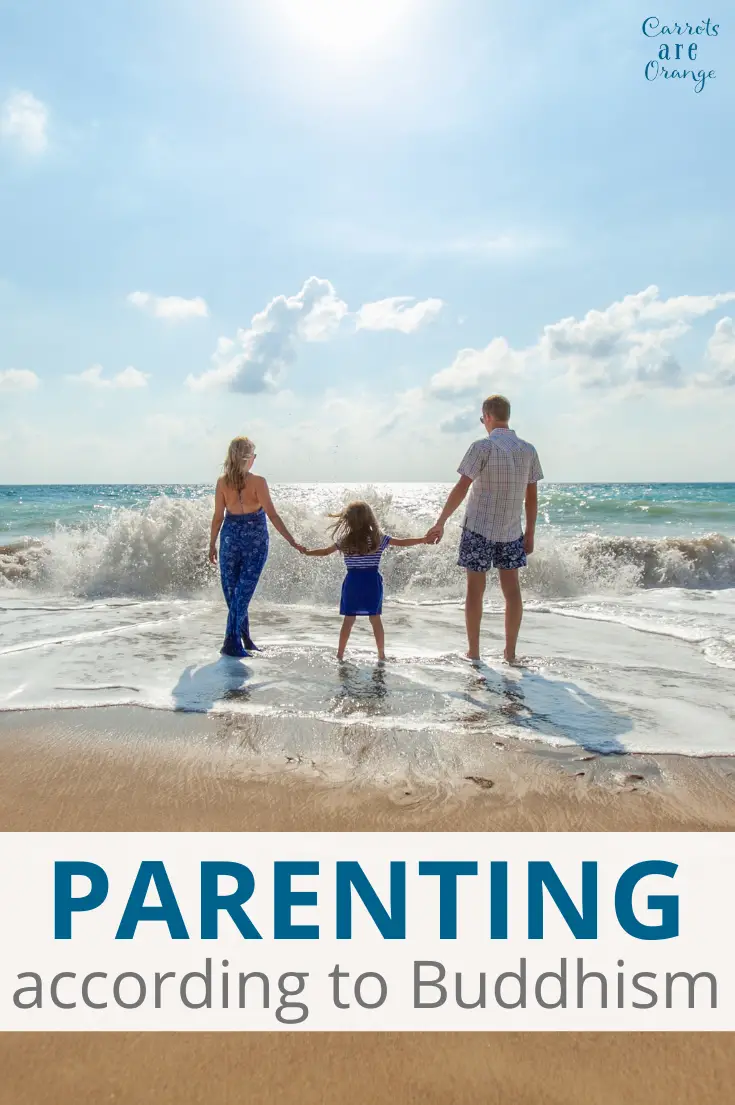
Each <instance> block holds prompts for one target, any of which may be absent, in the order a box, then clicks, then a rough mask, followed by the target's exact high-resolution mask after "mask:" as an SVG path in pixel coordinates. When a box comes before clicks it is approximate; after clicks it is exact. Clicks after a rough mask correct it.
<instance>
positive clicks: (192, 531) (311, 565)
mask: <svg viewBox="0 0 735 1105" xmlns="http://www.w3.org/2000/svg"><path fill="white" fill-rule="evenodd" d="M363 493H364V494H365V497H367V498H370V499H371V500H372V502H373V506H374V507H375V509H376V513H377V514H378V517H379V518H380V520H381V523H382V525H383V526H384V528H385V530H386V531H387V532H389V533H390V532H394V533H396V534H400V535H402V536H408V535H411V534H420V533H422V532H424V531H425V529H426V527H427V524H428V522H429V516H428V515H427V516H426V517H422V516H421V513H420V512H418V513H414V512H407V511H405V510H402V509H399V508H397V507H396V506H395V505H394V502H393V499H392V497H391V496H390V495H385V494H380V493H378V492H376V491H372V492H370V491H368V492H364V491H363ZM325 513H326V512H325V511H322V510H317V509H315V507H314V506H313V505H309V504H308V503H306V502H300V503H299V502H291V503H286V504H285V505H283V507H282V514H283V516H284V519H285V520H286V521H287V523H288V525H289V526H290V527H291V529H292V531H293V532H294V533H295V534H296V536H297V537H298V538H299V539H300V540H302V541H303V542H304V543H306V544H310V545H314V544H323V543H324V541H325V535H326V518H325V516H324V514H325ZM210 520H211V501H210V500H208V499H206V498H202V499H197V500H184V499H175V498H169V497H167V496H165V495H160V496H157V497H155V498H153V499H152V500H151V501H150V502H149V503H148V504H147V505H146V506H145V507H143V508H142V509H132V508H120V509H117V510H115V511H113V512H112V514H111V515H109V516H108V517H107V518H106V519H105V520H104V521H102V522H95V523H92V524H88V525H86V526H80V527H64V526H57V528H56V530H55V531H54V532H53V533H52V534H51V535H50V536H49V537H48V538H46V539H44V540H43V541H25V542H22V543H18V544H15V545H11V546H5V547H3V548H0V582H4V583H5V584H9V585H11V586H16V587H20V588H26V587H31V588H34V589H36V588H38V589H45V590H49V591H52V592H54V593H56V594H68V595H69V596H76V597H80V596H82V597H107V596H137V597H141V596H142V597H148V598H153V597H162V596H189V595H195V594H199V593H202V592H206V591H207V590H209V589H211V588H217V587H218V586H219V582H218V577H217V572H216V571H215V570H214V569H213V568H212V567H211V566H210V565H209V564H208V563H207V555H206V554H207V548H208V544H209V525H210ZM457 536H458V525H457V524H456V523H455V524H454V525H453V526H450V527H448V528H447V532H446V536H445V538H444V541H443V542H442V544H441V545H439V546H435V547H428V546H427V547H424V546H419V547H418V548H416V549H405V550H402V549H395V550H392V551H391V552H390V554H389V555H388V556H387V557H386V558H385V560H384V575H385V581H386V591H387V594H388V595H390V596H391V597H393V598H394V599H399V600H402V601H406V602H422V603H437V602H443V601H453V600H454V599H457V598H459V597H460V595H461V593H462V575H461V573H460V572H458V570H457V568H456V547H457ZM341 578H342V567H341V564H340V562H339V560H338V558H337V557H328V558H324V559H323V560H322V559H317V560H314V559H311V558H309V559H307V558H304V557H301V556H299V554H298V553H296V552H294V550H292V549H291V548H290V547H289V546H287V545H286V543H285V542H284V541H282V540H281V539H280V538H279V537H278V536H277V535H276V534H272V537H271V555H270V558H269V561H268V564H267V567H266V571H265V573H264V576H263V583H262V592H261V593H262V596H263V597H265V598H269V599H271V600H272V601H278V602H284V603H294V602H302V603H303V602H313V603H317V604H321V603H322V602H328V603H330V604H332V603H333V602H334V598H335V594H336V593H337V590H336V589H337V588H338V586H339V583H340V581H341ZM524 581H525V584H526V587H527V589H528V591H529V592H530V593H531V594H532V595H536V596H538V597H540V598H547V599H553V598H568V597H573V596H575V595H581V594H589V593H600V592H613V593H630V592H632V591H635V590H636V589H639V588H660V587H684V588H709V589H712V588H721V587H732V586H735V541H733V540H732V539H731V538H729V537H726V536H723V535H721V534H717V533H713V534H709V535H707V536H702V537H650V538H649V537H629V536H605V535H597V534H585V535H576V536H574V535H569V534H566V535H564V534H562V533H561V532H560V531H559V530H558V529H557V528H556V527H554V526H553V525H540V526H539V530H538V531H537V549H536V553H535V555H534V556H533V558H532V559H531V561H530V562H529V567H528V569H527V571H526V573H525V579H524Z"/></svg>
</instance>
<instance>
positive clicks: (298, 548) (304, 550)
mask: <svg viewBox="0 0 735 1105" xmlns="http://www.w3.org/2000/svg"><path fill="white" fill-rule="evenodd" d="M294 548H295V549H296V552H300V553H301V554H302V556H306V555H307V554H308V552H309V550H308V549H307V547H306V545H299V544H294Z"/></svg>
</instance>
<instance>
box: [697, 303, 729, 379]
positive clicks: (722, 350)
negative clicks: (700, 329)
mask: <svg viewBox="0 0 735 1105" xmlns="http://www.w3.org/2000/svg"><path fill="white" fill-rule="evenodd" d="M705 363H706V365H707V368H708V370H709V371H707V372H703V373H699V374H698V375H696V376H695V377H694V383H695V384H696V385H697V386H698V387H720V388H731V387H735V324H733V320H732V319H731V318H721V319H720V321H719V322H718V323H717V325H716V326H715V332H714V334H713V335H712V337H711V338H710V339H709V341H708V342H707V355H706V358H705Z"/></svg>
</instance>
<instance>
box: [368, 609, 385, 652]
mask: <svg viewBox="0 0 735 1105" xmlns="http://www.w3.org/2000/svg"><path fill="white" fill-rule="evenodd" d="M370 624H371V626H372V627H373V633H374V634H375V644H376V646H377V649H378V659H379V660H385V632H384V631H383V622H382V619H381V617H380V614H373V615H371V617H370Z"/></svg>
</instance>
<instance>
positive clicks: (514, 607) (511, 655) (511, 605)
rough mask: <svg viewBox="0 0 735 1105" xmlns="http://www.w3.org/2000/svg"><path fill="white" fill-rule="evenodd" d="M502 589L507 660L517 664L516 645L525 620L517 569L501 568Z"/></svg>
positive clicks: (505, 654)
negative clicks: (522, 620)
mask: <svg viewBox="0 0 735 1105" xmlns="http://www.w3.org/2000/svg"><path fill="white" fill-rule="evenodd" d="M498 574H499V576H500V589H501V591H502V592H503V597H504V599H505V652H504V653H503V655H504V657H505V659H506V660H507V661H508V663H509V664H513V663H515V658H516V644H517V642H518V633H519V630H520V628H521V619H522V618H523V598H522V596H521V584H520V581H519V579H518V569H517V568H501V569H500V570H499V573H498Z"/></svg>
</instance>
